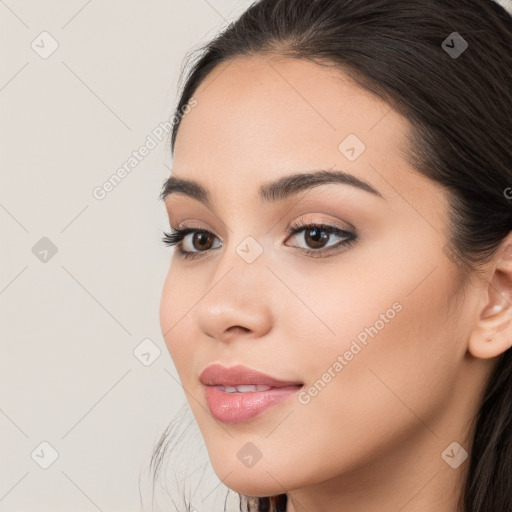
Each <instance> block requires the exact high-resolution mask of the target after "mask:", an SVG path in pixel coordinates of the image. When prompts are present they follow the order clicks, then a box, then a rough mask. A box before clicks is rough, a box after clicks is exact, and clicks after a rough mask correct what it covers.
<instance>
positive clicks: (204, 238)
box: [194, 233, 209, 249]
mask: <svg viewBox="0 0 512 512" xmlns="http://www.w3.org/2000/svg"><path fill="white" fill-rule="evenodd" d="M208 238H209V235H208V234H207V233H196V237H194V242H195V241H197V240H199V244H198V245H199V246H200V247H201V246H204V245H205V243H206V244H208ZM194 247H195V249H197V248H198V247H196V244H195V243H194Z"/></svg>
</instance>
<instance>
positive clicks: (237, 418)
mask: <svg viewBox="0 0 512 512" xmlns="http://www.w3.org/2000/svg"><path fill="white" fill-rule="evenodd" d="M199 380H200V381H201V383H202V384H203V385H204V386H205V396H206V401H207V403H208V407H209V409H210V412H211V413H212V416H213V417H214V418H216V419H217V420H218V421H221V422H223V423H241V422H244V421H248V420H250V419H252V418H254V417H255V416H257V415H259V414H261V413H262V412H264V411H265V410H267V409H268V408H269V407H271V406H273V405H276V404H278V403H280V402H283V401H284V400H287V399H288V398H290V397H291V396H293V395H295V394H296V393H297V391H298V390H299V389H300V388H301V387H302V383H301V382H292V381H283V380H278V379H275V378H273V377H271V376H270V375H266V374H264V373H261V372H259V371H257V370H254V369H252V368H248V367H246V366H243V365H237V366H232V367H230V368H227V367H225V366H221V365H219V364H213V365H210V366H208V367H207V368H205V370H204V371H203V372H202V373H201V375H200V377H199ZM244 384H245V385H257V384H262V385H265V386H271V388H272V389H269V390H267V391H248V392H243V393H239V392H233V393H229V392H226V391H224V390H222V389H221V388H219V387H218V386H223V387H228V386H231V387H234V386H241V385H244Z"/></svg>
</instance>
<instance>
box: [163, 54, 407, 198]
mask: <svg viewBox="0 0 512 512" xmlns="http://www.w3.org/2000/svg"><path fill="white" fill-rule="evenodd" d="M194 98H195V100H196V101H197V105H196V106H195V107H194V108H193V109H191V111H190V112H189V113H187V114H186V115H185V116H184V117H183V119H182V121H181V125H180V128H179V131H178V136H177V139H176V146H175V152H174V161H173V169H175V170H176V173H177V174H178V175H179V176H181V177H184V178H190V179H193V180H195V181H200V182H201V183H203V184H204V185H205V186H206V187H207V188H209V189H212V191H213V193H214V194H215V193H216V192H217V191H219V193H220V191H222V190H226V189H230V190H232V189H233V188H238V189H239V190H243V189H249V188H250V189H254V190H257V189H258V188H259V186H260V185H261V183H262V182H266V181H270V180H273V179H275V178H276V177H279V176H284V175H286V174H290V173H292V172H294V171H296V170H299V169H300V170H302V169H307V168H311V169H318V168H324V169H330V168H337V169H343V170H346V171H347V172H350V173H351V174H352V175H355V176H358V177H360V178H361V179H363V180H365V181H370V182H372V181H373V183H377V182H379V181H381V180H379V176H378V174H377V173H376V172H375V170H374V169H375V168H377V169H379V168H382V167H383V166H384V164H389V163H392V165H391V167H392V169H391V172H392V173H397V172H400V168H402V171H403V172H407V171H408V169H406V167H407V164H406V162H405V161H404V158H403V154H402V150H403V148H404V147H405V141H406V134H407V132H408V123H407V120H406V119H405V118H403V117H402V116H400V115H399V114H398V113H396V112H395V111H394V110H392V109H391V108H390V106H389V105H388V104H387V103H385V102H384V101H382V100H381V99H379V98H377V97H376V96H374V95H373V94H371V93H370V92H368V91H366V90H365V89H362V88H361V87H359V86H358V85H356V84H355V83H353V82H352V81H351V80H350V79H349V78H348V77H347V76H346V75H344V74H343V73H342V72H341V71H339V70H337V69H335V68H333V67H324V66H320V65H318V64H315V63H312V62H310V61H306V60H300V59H291V58H268V57H241V58H236V59H234V60H231V61H228V62H225V63H222V64H221V65H219V66H218V67H216V68H215V69H214V70H213V71H212V72H211V73H210V74H209V75H208V76H207V77H206V79H205V80H204V81H203V82H202V83H201V84H200V85H199V87H198V88H197V90H196V91H195V93H194ZM347 140H349V141H350V142H354V141H356V144H358V145H359V146H358V148H356V150H357V151H358V152H359V154H360V155H359V156H357V158H356V159H352V160H351V159H349V158H347V154H346V153H345V152H344V151H345V149H346V148H345V146H346V144H345V141H347ZM344 148H345V149H344ZM369 164H372V165H369ZM402 178H403V177H402Z"/></svg>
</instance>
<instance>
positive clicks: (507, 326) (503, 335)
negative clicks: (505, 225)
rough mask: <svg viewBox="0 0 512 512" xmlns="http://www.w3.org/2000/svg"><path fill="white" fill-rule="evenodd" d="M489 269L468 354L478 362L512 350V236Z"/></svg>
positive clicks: (505, 242)
mask: <svg viewBox="0 0 512 512" xmlns="http://www.w3.org/2000/svg"><path fill="white" fill-rule="evenodd" d="M496 259H497V262H496ZM489 265H490V267H489V278H488V282H487V284H486V286H484V287H483V289H482V301H481V308H480V311H479V313H478V315H479V318H478V320H477V323H476V325H475V328H474V329H473V332H472V333H471V336H470V340H469V346H468V350H469V352H470V353H471V354H472V355H473V356H474V357H478V358H481V359H489V358H493V357H497V356H499V355H500V354H502V353H503V352H505V351H506V350H508V349H509V348H510V347H511V346H512V232H510V233H509V235H508V236H507V237H506V238H505V239H504V241H503V243H502V244H501V245H500V248H499V250H498V252H497V258H494V259H493V260H492V262H491V263H490V264H489Z"/></svg>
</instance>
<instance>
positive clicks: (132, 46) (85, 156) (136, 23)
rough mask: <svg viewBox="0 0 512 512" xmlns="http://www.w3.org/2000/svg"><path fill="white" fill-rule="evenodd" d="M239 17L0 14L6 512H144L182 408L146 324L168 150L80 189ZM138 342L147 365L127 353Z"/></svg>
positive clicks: (161, 265) (217, 6) (39, 4)
mask: <svg viewBox="0 0 512 512" xmlns="http://www.w3.org/2000/svg"><path fill="white" fill-rule="evenodd" d="M251 3H252V2H249V1H235V0H208V1H206V0H179V1H176V0H152V1H149V2H144V1H141V0H116V1H113V0H110V1H108V2H106V1H100V0H89V1H86V0H66V1H65V2H62V1H41V0H31V1H22V0H5V1H0V62H1V66H0V155H1V160H0V166H1V172H0V233H1V253H0V254H1V257H0V258H1V260H0V336H1V355H0V389H1V393H0V511H1V512H25V511H26V512H29V511H34V512H44V511H52V512H59V511H66V512H69V511H74V512H81V511H84V512H89V511H90V512H94V511H98V510H100V511H104V512H106V511H112V512H115V511H123V512H131V511H138V510H141V505H140V499H139V490H138V484H139V474H140V473H141V472H143V471H144V469H145V467H146V466H147V464H148V462H149V460H148V459H149V456H150V455H151V452H152V449H153V447H154V445H155V443H156V441H157V440H158V438H159V436H160V434H161V433H162V431H163V430H164V429H165V428H166V426H167V424H168V423H169V421H170V420H171V419H172V418H173V417H174V416H175V414H176V413H177V412H178V410H179V409H180V407H181V405H182V404H183V402H184V401H185V399H186V398H185V394H184V392H183V390H182V388H181V387H180V385H179V384H178V383H177V381H176V380H175V378H176V375H177V374H176V371H175V368H174V365H173V363H172V360H171V358H170V356H169V353H168V352H167V349H166V347H165V343H164V340H163V337H162V334H161V332H160V325H159V317H158V308H159V301H160V293H161V289H162V285H163V281H164V278H165V275H166V272H167V269H168V265H169V260H170V256H171V251H170V249H168V248H164V246H163V244H162V243H161V241H160V237H161V231H162V229H163V228H168V221H167V218H166V215H165V211H164V208H163V204H162V203H161V202H160V201H159V200H158V198H157V196H158V194H159V192H160V188H161V185H162V182H163V180H164V179H165V178H166V177H167V176H168V175H169V173H170V166H171V164H172V162H171V159H170V153H169V151H168V146H167V138H165V139H163V140H162V142H161V143H160V144H158V146H157V147H156V148H154V149H152V150H151V152H150V153H149V154H148V155H147V156H146V157H145V158H144V159H143V160H142V161H141V162H140V163H138V165H137V166H136V167H135V168H134V169H133V170H132V171H131V172H130V174H128V175H127V176H126V177H125V178H124V180H123V181H122V182H121V183H120V184H119V185H117V186H116V187H115V189H114V190H112V191H111V192H110V193H108V194H107V195H106V197H105V198H104V199H103V200H98V199H95V197H93V194H92V191H93V189H94V188H95V187H97V186H101V185H102V184H103V183H104V182H105V181H106V180H108V179H109V177H110V176H111V175H112V174H113V173H115V172H116V170H117V169H118V168H119V167H120V166H121V165H122V164H123V163H125V162H126V161H127V160H128V158H129V157H130V156H131V153H132V152H133V151H135V150H138V149H139V148H140V146H142V145H143V144H144V143H145V142H146V138H147V136H148V135H151V134H152V132H153V130H154V129H155V128H156V127H157V126H158V125H159V124H160V123H161V122H163V121H165V120H167V119H169V118H170V116H171V114H172V110H173V107H174V106H175V103H176V101H177V80H178V75H179V71H180V68H181V66H182V62H183V59H184V57H185V55H186V53H187V52H188V51H189V50H190V49H192V48H196V47H198V46H199V45H200V44H201V43H204V42H206V41H207V40H208V39H210V38H211V37H212V36H213V35H215V33H216V32H217V31H218V30H219V29H220V28H221V27H222V26H224V25H225V24H226V20H228V21H229V20H230V19H232V17H233V16H236V14H237V13H240V12H241V11H243V10H244V9H245V8H246V7H247V6H248V5H250V4H251ZM43 31H46V32H48V33H49V34H51V36H52V38H54V39H55V40H56V41H57V42H58V45H59V46H58V49H57V50H56V51H55V52H54V53H53V54H52V55H50V56H49V57H47V58H42V57H41V56H40V55H39V54H38V53H36V51H34V49H33V48H32V47H31V45H32V43H33V41H35V43H34V44H35V45H38V46H36V47H37V48H39V51H43V50H45V51H48V50H49V49H50V48H51V46H50V40H49V39H48V36H41V37H40V34H41V33H42V32H43ZM45 37H46V39H44V38H45ZM43 237H47V238H48V239H50V240H51V242H52V243H53V244H54V245H55V246H56V247H57V253H56V254H55V255H54V256H53V257H49V256H50V254H51V253H49V255H48V256H47V261H46V262H42V261H40V259H39V257H36V255H35V254H33V252H32V248H33V247H34V246H35V245H36V244H37V243H38V241H39V240H40V239H41V238H43ZM40 257H43V258H44V257H45V254H44V253H42V254H40ZM146 338H149V339H150V340H152V343H153V344H154V345H155V346H156V347H158V349H160V351H161V354H160V356H159V357H158V358H157V359H156V360H154V362H153V363H152V364H151V365H149V366H145V365H144V364H142V363H141V361H140V360H139V359H137V358H136V357H135V356H134V353H133V351H134V349H135V348H136V347H137V346H138V345H139V344H140V343H141V341H142V340H144V339H146ZM147 357H148V356H146V359H147ZM173 376H174V378H173ZM43 441H46V442H48V443H49V444H50V445H51V446H52V447H53V448H54V449H55V450H56V451H57V452H58V454H59V456H58V458H57V460H56V461H55V462H54V463H53V464H52V465H51V466H50V467H48V468H47V469H43V468H41V467H40V465H39V464H38V462H36V461H40V462H44V460H49V459H48V458H49V457H50V456H51V452H50V450H49V449H48V448H45V446H44V445H43V446H42V447H41V446H40V444H41V443H42V442H43ZM201 441H202V439H201V438H200V437H196V438H195V441H193V442H191V443H189V445H188V446H189V447H190V448H191V449H192V448H197V446H199V444H200V442H201ZM34 450H35V452H34ZM33 453H34V458H32V455H31V454H33ZM191 453H193V450H191ZM34 459H35V460H34ZM185 459H186V457H185ZM172 477H173V475H171V476H170V477H169V478H170V479H172ZM172 483H173V482H171V481H170V482H169V485H170V486H172ZM218 483H220V481H219V480H218V479H217V480H215V479H213V480H212V482H207V480H206V478H203V487H204V490H202V493H200V494H201V495H202V496H205V495H207V494H208V492H211V491H212V490H213V489H214V488H215V485H216V484H218ZM143 484H144V481H142V482H141V485H142V487H143V490H144V489H145V487H144V485H143ZM220 490H221V487H219V488H217V489H216V490H215V491H213V493H212V494H211V496H210V497H209V499H210V498H212V497H213V496H214V495H215V493H216V492H217V491H219V493H220V495H221V496H222V497H223V496H224V495H225V493H224V492H220ZM162 503H165V500H162ZM206 503H211V502H209V501H208V500H207V501H205V502H204V503H203V506H204V507H205V508H204V509H205V510H213V506H211V505H206ZM218 503H223V501H220V498H219V500H218ZM199 505H201V500H199V501H198V502H197V508H199ZM210 506H211V508H210ZM146 509H147V510H149V509H150V504H146ZM215 509H217V508H215ZM155 510H156V509H155ZM162 510H164V508H162ZM167 510H172V508H168V509H167Z"/></svg>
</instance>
